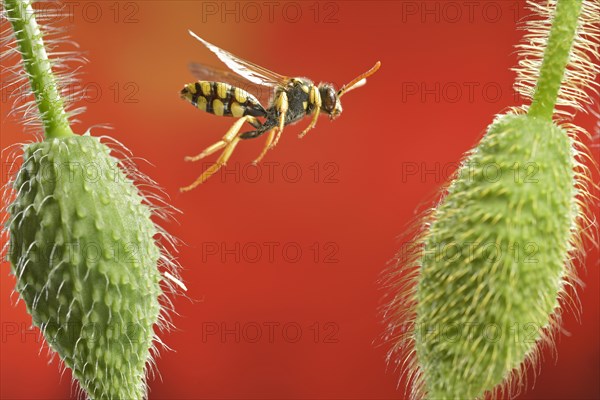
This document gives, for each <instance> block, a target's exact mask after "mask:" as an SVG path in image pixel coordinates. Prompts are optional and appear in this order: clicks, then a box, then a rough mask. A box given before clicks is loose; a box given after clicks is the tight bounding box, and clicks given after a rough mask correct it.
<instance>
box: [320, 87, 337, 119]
mask: <svg viewBox="0 0 600 400" xmlns="http://www.w3.org/2000/svg"><path fill="white" fill-rule="evenodd" d="M319 94H320V95H321V112H324V113H325V114H327V115H329V118H331V119H334V118H336V117H337V116H338V115H340V114H341V113H342V103H340V98H339V96H338V94H337V91H336V90H335V89H334V88H333V85H330V84H329V83H323V84H321V85H319Z"/></svg>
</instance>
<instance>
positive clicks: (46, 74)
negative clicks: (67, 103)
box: [4, 0, 73, 139]
mask: <svg viewBox="0 0 600 400" xmlns="http://www.w3.org/2000/svg"><path fill="white" fill-rule="evenodd" d="M4 5H5V9H6V12H7V15H8V19H9V20H10V22H11V24H12V27H13V30H14V32H15V37H16V39H17V45H18V47H19V51H20V53H21V55H22V57H23V65H24V67H25V71H26V72H27V75H28V76H29V82H30V84H31V89H32V91H33V93H34V95H35V101H36V103H37V106H38V109H39V112H40V117H41V119H42V123H43V125H44V135H45V137H46V138H47V139H49V138H60V137H66V136H70V135H73V131H72V130H71V127H70V125H69V119H68V117H67V113H66V112H65V108H64V105H63V101H62V98H61V97H60V93H59V91H58V86H57V84H56V78H55V77H54V75H53V74H52V66H51V63H50V60H49V59H48V54H47V53H46V48H45V47H44V41H43V39H42V33H41V31H40V28H39V26H38V24H37V22H36V20H35V14H34V11H33V7H32V6H31V0H4Z"/></svg>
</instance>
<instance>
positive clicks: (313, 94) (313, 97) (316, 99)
mask: <svg viewBox="0 0 600 400" xmlns="http://www.w3.org/2000/svg"><path fill="white" fill-rule="evenodd" d="M309 100H310V102H311V104H314V105H315V109H314V110H313V113H314V114H313V117H312V120H311V121H310V124H308V126H307V127H306V129H304V130H303V131H302V132H301V133H300V134H299V135H298V137H299V138H300V139H302V138H303V137H304V135H306V134H307V133H308V131H310V130H311V129H313V128H314V127H315V126H316V125H317V120H318V119H319V115H320V113H321V94H320V93H319V90H318V89H317V87H316V86H314V85H313V86H311V88H310V97H309Z"/></svg>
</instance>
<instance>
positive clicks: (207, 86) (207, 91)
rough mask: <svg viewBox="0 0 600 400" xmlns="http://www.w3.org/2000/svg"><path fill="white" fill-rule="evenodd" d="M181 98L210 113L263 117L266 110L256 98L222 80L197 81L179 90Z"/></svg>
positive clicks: (227, 115) (228, 115)
mask: <svg viewBox="0 0 600 400" xmlns="http://www.w3.org/2000/svg"><path fill="white" fill-rule="evenodd" d="M181 98H182V99H184V100H186V101H188V102H190V103H192V104H193V105H194V106H195V107H197V108H198V109H200V110H202V111H206V112H208V113H211V114H215V115H218V116H226V117H243V116H245V115H252V116H254V117H264V116H266V114H267V112H266V110H265V109H264V107H263V106H262V105H261V104H260V103H259V102H258V99H257V98H256V97H254V96H253V95H251V94H250V93H248V92H246V91H245V90H243V89H240V88H237V87H234V86H231V85H229V84H227V83H223V82H211V81H197V82H193V83H188V84H187V85H185V87H184V88H183V89H182V90H181Z"/></svg>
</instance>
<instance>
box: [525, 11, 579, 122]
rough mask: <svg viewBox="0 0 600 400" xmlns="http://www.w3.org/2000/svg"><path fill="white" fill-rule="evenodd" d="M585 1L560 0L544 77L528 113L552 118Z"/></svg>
mask: <svg viewBox="0 0 600 400" xmlns="http://www.w3.org/2000/svg"><path fill="white" fill-rule="evenodd" d="M581 3H582V0H558V3H557V5H556V11H555V13H554V20H553V21H552V28H551V30H550V37H549V38H548V44H547V45H546V50H545V51H544V60H543V61H542V67H541V69H540V77H539V79H538V82H537V85H536V88H535V93H534V95H533V102H532V104H531V107H530V108H529V113H528V114H529V115H530V116H532V117H540V118H545V119H552V115H553V114H554V106H555V105H556V99H557V98H558V91H559V89H560V85H561V83H562V80H563V77H564V75H565V69H566V67H567V64H568V62H569V54H570V52H571V47H572V45H573V39H574V38H575V33H576V31H577V25H578V19H579V14H580V12H581Z"/></svg>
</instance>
